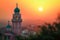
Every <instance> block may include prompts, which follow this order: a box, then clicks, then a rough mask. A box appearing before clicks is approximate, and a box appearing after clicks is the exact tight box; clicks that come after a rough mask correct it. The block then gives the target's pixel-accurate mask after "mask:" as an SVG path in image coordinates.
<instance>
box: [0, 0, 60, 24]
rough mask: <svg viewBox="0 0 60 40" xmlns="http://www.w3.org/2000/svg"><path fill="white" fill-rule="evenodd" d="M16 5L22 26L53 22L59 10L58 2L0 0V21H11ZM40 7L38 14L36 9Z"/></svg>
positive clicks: (45, 0) (49, 0) (44, 0)
mask: <svg viewBox="0 0 60 40" xmlns="http://www.w3.org/2000/svg"><path fill="white" fill-rule="evenodd" d="M16 3H18V5H19V8H20V10H21V12H20V13H21V15H22V19H23V24H28V23H29V24H40V23H41V22H45V21H46V22H53V21H54V19H55V18H56V17H57V13H58V12H59V9H60V7H59V6H60V0H0V21H1V22H7V21H8V20H10V21H11V19H12V14H13V13H14V8H15V7H16ZM40 7H42V8H43V11H42V12H40V11H39V10H38V8H40Z"/></svg>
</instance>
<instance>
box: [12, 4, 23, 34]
mask: <svg viewBox="0 0 60 40" xmlns="http://www.w3.org/2000/svg"><path fill="white" fill-rule="evenodd" d="M21 23H22V19H21V14H20V9H19V8H18V4H17V3H16V8H15V9H14V14H13V18H12V25H13V27H12V31H13V32H14V33H15V34H18V35H19V34H20V29H21Z"/></svg>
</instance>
